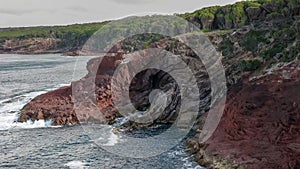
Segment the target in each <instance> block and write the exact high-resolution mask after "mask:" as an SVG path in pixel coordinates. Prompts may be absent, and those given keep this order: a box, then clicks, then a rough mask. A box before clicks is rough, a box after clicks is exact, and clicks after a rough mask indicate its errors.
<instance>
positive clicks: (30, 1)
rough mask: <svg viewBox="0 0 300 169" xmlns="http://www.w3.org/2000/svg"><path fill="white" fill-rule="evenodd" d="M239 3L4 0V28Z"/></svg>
mask: <svg viewBox="0 0 300 169" xmlns="http://www.w3.org/2000/svg"><path fill="white" fill-rule="evenodd" d="M235 1H238V0H0V2H1V5H0V27H1V28H3V27H16V26H37V25H62V24H63V25H65V24H73V23H86V22H98V21H104V20H109V19H116V18H122V17H125V16H129V15H144V14H149V13H152V12H153V13H168V14H173V13H185V12H191V11H194V10H196V9H199V8H201V7H205V6H212V5H224V4H229V3H234V2H235Z"/></svg>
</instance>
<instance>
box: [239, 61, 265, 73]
mask: <svg viewBox="0 0 300 169" xmlns="http://www.w3.org/2000/svg"><path fill="white" fill-rule="evenodd" d="M262 64H263V63H262V62H261V61H260V60H257V59H255V60H242V61H241V66H242V70H243V71H244V72H249V71H256V70H259V69H261V68H262Z"/></svg>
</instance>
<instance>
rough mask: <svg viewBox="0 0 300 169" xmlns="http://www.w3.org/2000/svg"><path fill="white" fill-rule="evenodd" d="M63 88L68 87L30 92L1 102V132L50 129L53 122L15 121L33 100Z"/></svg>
mask: <svg viewBox="0 0 300 169" xmlns="http://www.w3.org/2000/svg"><path fill="white" fill-rule="evenodd" d="M61 86H66V85H65V84H62V85H58V86H57V87H55V88H52V89H48V90H44V91H38V92H30V93H26V94H22V95H20V96H15V97H13V98H9V99H4V100H0V130H8V129H11V128H41V127H50V126H51V121H44V120H39V121H35V122H32V121H28V122H26V123H16V122H15V121H16V120H17V118H18V114H19V112H20V110H21V109H22V108H23V107H24V106H25V105H26V104H27V103H29V102H30V101H31V100H32V99H33V98H35V97H36V96H39V95H41V94H44V93H46V92H48V91H51V90H54V89H56V88H58V87H61Z"/></svg>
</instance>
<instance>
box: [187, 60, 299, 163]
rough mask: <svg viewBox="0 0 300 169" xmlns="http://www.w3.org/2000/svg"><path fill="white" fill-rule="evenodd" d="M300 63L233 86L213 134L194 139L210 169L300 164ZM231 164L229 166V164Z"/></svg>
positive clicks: (198, 155) (193, 144)
mask: <svg viewBox="0 0 300 169" xmlns="http://www.w3.org/2000/svg"><path fill="white" fill-rule="evenodd" d="M299 84H300V69H299V63H294V64H291V65H289V66H286V67H284V68H282V69H280V70H277V71H275V72H274V73H273V74H270V75H265V76H262V77H259V78H256V79H253V80H249V79H248V78H247V77H244V78H243V80H242V81H240V82H239V83H238V84H236V85H234V86H232V87H231V89H230V90H229V95H228V98H227V103H226V108H225V111H224V114H223V117H222V120H221V122H220V124H219V126H218V128H217V130H216V131H215V132H214V134H213V135H212V137H211V138H210V139H209V140H208V141H206V142H204V143H200V142H199V140H198V139H197V137H195V139H193V140H190V141H189V145H190V146H191V147H192V149H193V152H194V153H196V160H197V161H198V162H199V163H200V164H202V165H205V166H207V167H208V168H247V169H257V168H268V169H269V168H270V169H273V168H299V166H300V154H299V151H300V137H299V136H300V126H299V124H300V115H299V110H300V108H299V104H300V99H299V97H298V94H299V92H300V87H299ZM228 166H230V167H228Z"/></svg>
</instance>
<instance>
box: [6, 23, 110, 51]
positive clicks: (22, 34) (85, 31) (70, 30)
mask: <svg viewBox="0 0 300 169" xmlns="http://www.w3.org/2000/svg"><path fill="white" fill-rule="evenodd" d="M106 23H107V22H102V23H90V24H81V25H80V24H75V25H68V26H42V27H25V28H5V29H0V41H2V42H3V41H4V40H5V39H20V40H22V39H28V38H57V39H61V40H62V42H61V44H60V45H61V46H64V47H70V48H71V47H76V46H78V45H80V44H83V43H84V42H85V41H86V40H87V39H88V38H89V37H90V36H91V35H93V34H94V33H95V32H96V31H97V30H98V29H100V28H101V27H102V26H103V25H104V24H106Z"/></svg>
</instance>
